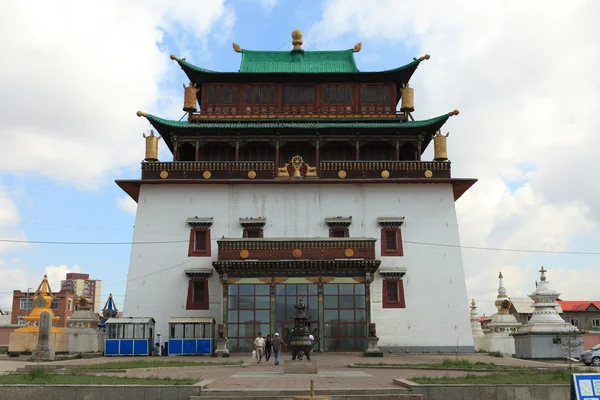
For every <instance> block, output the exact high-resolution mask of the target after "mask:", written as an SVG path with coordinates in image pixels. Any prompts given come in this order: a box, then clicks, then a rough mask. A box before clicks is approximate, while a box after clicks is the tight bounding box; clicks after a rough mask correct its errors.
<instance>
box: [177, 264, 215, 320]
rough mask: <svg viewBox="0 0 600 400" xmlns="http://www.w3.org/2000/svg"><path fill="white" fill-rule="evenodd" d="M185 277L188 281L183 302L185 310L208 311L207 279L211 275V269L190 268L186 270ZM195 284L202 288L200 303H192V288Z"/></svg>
mask: <svg viewBox="0 0 600 400" xmlns="http://www.w3.org/2000/svg"><path fill="white" fill-rule="evenodd" d="M184 272H185V275H186V276H187V277H188V278H189V281H188V293H187V299H186V302H185V309H186V310H208V309H209V307H210V306H209V295H208V278H209V277H210V276H211V275H212V273H213V269H212V268H191V269H186V270H185V271H184ZM196 284H202V285H203V286H204V298H203V299H202V301H197V302H195V301H194V287H195V285H196Z"/></svg>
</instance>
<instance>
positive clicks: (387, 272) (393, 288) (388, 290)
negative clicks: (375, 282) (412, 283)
mask: <svg viewBox="0 0 600 400" xmlns="http://www.w3.org/2000/svg"><path fill="white" fill-rule="evenodd" d="M379 274H380V275H381V277H382V278H383V280H382V290H381V293H382V299H381V303H382V307H383V308H406V301H405V298H404V281H403V280H402V278H404V275H405V274H406V268H388V269H381V270H380V271H379Z"/></svg>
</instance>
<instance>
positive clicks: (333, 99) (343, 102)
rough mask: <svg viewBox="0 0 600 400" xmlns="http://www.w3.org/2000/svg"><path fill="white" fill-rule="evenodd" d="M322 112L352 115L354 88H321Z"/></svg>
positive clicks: (332, 86)
mask: <svg viewBox="0 0 600 400" xmlns="http://www.w3.org/2000/svg"><path fill="white" fill-rule="evenodd" d="M321 111H322V112H323V113H331V114H340V113H351V112H352V111H353V109H352V86H350V85H326V86H322V87H321Z"/></svg>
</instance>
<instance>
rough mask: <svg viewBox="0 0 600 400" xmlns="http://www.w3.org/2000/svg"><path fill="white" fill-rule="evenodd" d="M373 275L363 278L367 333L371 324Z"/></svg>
mask: <svg viewBox="0 0 600 400" xmlns="http://www.w3.org/2000/svg"><path fill="white" fill-rule="evenodd" d="M373 278H374V277H373V275H372V274H367V276H366V277H365V313H366V314H367V315H366V320H367V332H368V331H369V324H370V323H371V282H372V281H373Z"/></svg>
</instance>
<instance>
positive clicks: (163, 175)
mask: <svg viewBox="0 0 600 400" xmlns="http://www.w3.org/2000/svg"><path fill="white" fill-rule="evenodd" d="M168 176H169V173H168V172H167V171H160V177H161V178H162V179H165V178H167V177H168Z"/></svg>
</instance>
